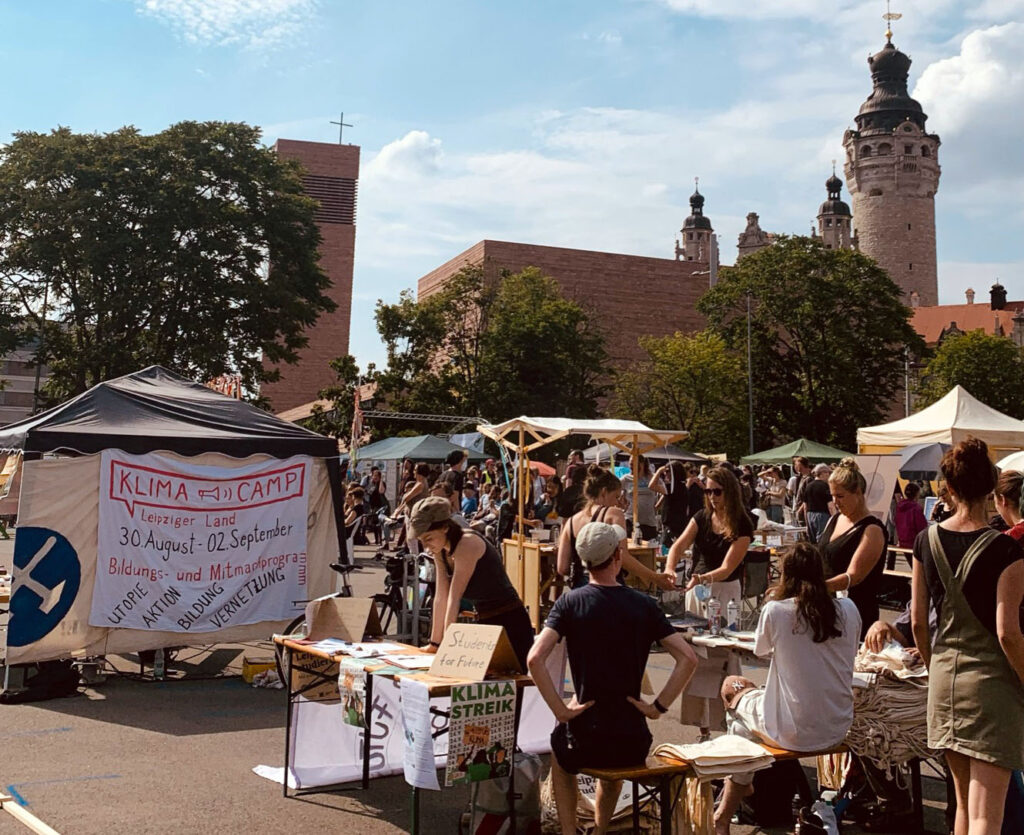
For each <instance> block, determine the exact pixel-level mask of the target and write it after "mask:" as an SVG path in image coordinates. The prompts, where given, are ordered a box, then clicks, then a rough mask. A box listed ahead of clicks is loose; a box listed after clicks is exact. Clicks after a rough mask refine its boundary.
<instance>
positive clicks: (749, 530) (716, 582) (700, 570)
mask: <svg viewBox="0 0 1024 835" xmlns="http://www.w3.org/2000/svg"><path fill="white" fill-rule="evenodd" d="M753 537H754V524H753V522H752V521H751V518H750V514H749V513H747V510H746V508H744V507H743V494H742V492H741V491H740V483H739V482H738V481H737V480H736V476H734V475H733V473H732V470H729V469H728V468H726V467H713V468H712V469H710V470H708V474H707V480H706V481H705V483H704V508H703V509H702V510H699V511H697V513H696V514H694V516H693V518H692V519H690V522H689V524H688V525H687V526H686V530H684V531H683V535H682V536H680V537H679V538H678V539H677V540H676V541H675V542H674V543H673V544H672V548H671V550H670V551H669V552H668V563H667V565H666V567H665V570H666V572H667V573H668V574H669V576H672V575H673V574H675V570H676V566H677V565H678V564H679V561H680V560H681V559H682V558H683V553H684V552H685V551H686V549H687V548H690V547H691V546H692V547H693V574H692V576H691V577H690V582H689V585H687V587H686V590H687V592H690V591H692V590H693V589H694V588H696V587H697V586H698V585H702V584H703V585H709V584H710V586H711V596H712V597H716V598H718V600H719V601H720V602H721V604H722V611H723V612H724V611H726V606H727V604H728V601H730V600H734V601H736V603H737V604H739V602H740V575H741V574H742V572H743V558H744V557H745V556H746V555H747V549H748V548H749V547H750V541H751V540H752V539H753ZM695 597H696V595H694V596H693V597H691V596H690V595H689V594H688V595H687V601H686V603H687V605H686V608H687V610H689V611H696V610H697V609H698V606H697V601H696V600H695V599H694V598H695Z"/></svg>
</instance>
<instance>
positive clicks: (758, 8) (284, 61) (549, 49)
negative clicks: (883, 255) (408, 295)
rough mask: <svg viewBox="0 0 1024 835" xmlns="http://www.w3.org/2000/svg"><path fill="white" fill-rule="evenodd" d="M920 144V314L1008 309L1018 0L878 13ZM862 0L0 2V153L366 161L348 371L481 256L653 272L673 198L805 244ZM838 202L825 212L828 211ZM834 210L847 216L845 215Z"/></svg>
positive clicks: (1016, 149) (1021, 42) (871, 16)
mask: <svg viewBox="0 0 1024 835" xmlns="http://www.w3.org/2000/svg"><path fill="white" fill-rule="evenodd" d="M893 11H894V12H900V13H902V14H903V17H902V19H900V20H898V21H896V22H895V23H894V24H893V30H894V33H895V34H894V38H893V42H894V43H895V44H896V45H897V46H898V47H899V48H900V49H902V50H903V51H904V52H906V53H907V54H908V55H909V56H910V57H911V58H912V59H913V62H914V63H913V66H912V68H911V76H910V87H911V92H912V94H913V95H914V96H915V97H916V98H917V99H918V100H919V101H920V102H921V103H922V105H923V106H924V109H925V112H926V113H927V114H928V117H929V118H928V130H929V131H931V132H935V133H938V134H939V136H940V138H941V140H942V146H941V148H940V150H939V160H940V164H941V165H942V178H941V181H940V186H939V191H938V194H937V197H936V226H937V241H938V259H939V295H940V302H942V303H946V304H950V303H961V302H962V301H963V300H964V290H965V289H966V288H967V287H973V288H974V289H975V290H976V291H977V292H978V299H979V302H980V301H982V300H985V299H987V297H988V288H989V286H990V285H991V284H992V283H993V282H994V281H995V280H996V279H997V278H998V279H999V280H1000V281H1001V282H1002V283H1003V284H1004V285H1005V286H1006V288H1007V290H1008V292H1009V295H1010V297H1011V298H1020V297H1022V296H1024V251H1022V248H1021V246H1020V240H1021V229H1022V228H1024V200H1022V194H1024V152H1022V150H1021V140H1022V138H1024V107H1022V103H1024V0H970V2H964V1H963V0H896V5H894V6H893ZM884 12H885V4H884V2H881V1H880V0H514V2H513V0H387V2H385V1H384V0H36V2H25V0H0V16H2V17H0V55H2V56H3V58H4V60H5V62H6V63H7V65H8V67H9V71H8V74H7V78H8V83H7V85H5V90H4V95H3V99H2V104H0V142H4V141H7V140H8V139H9V137H10V136H11V135H12V134H13V133H15V132H17V131H48V130H50V129H52V128H55V127H57V126H58V125H64V126H70V127H71V128H72V129H74V130H76V131H81V132H91V131H98V132H105V131H111V130H115V129H117V128H118V127H121V126H122V125H125V124H132V125H135V126H136V127H138V128H139V129H140V130H142V131H144V132H147V133H149V132H156V131H160V130H162V129H164V128H165V127H167V126H168V125H170V124H173V123H175V122H178V121H182V120H186V119H194V120H200V121H202V120H232V121H244V122H248V123H250V124H255V125H259V126H260V127H261V128H262V129H263V136H264V140H265V141H266V142H267V143H268V144H272V143H273V142H274V141H275V140H276V139H277V138H279V137H284V138H289V139H305V140H311V141H321V142H336V141H337V140H338V128H337V126H334V125H331V124H330V122H331V121H332V120H338V118H339V114H340V113H341V112H342V111H343V112H344V114H345V119H344V121H346V122H350V123H351V124H352V127H351V128H346V129H345V136H344V141H345V142H352V143H354V144H357V145H359V146H361V149H362V151H361V160H362V162H361V170H360V183H359V204H358V217H357V231H356V257H355V280H354V290H353V313H352V336H351V345H350V350H351V352H352V353H353V354H354V355H355V356H356V358H357V360H358V361H359V362H360V363H361V364H363V365H364V366H365V364H366V363H368V362H376V363H378V364H381V363H382V362H383V359H384V351H383V348H382V346H381V345H380V342H379V339H378V338H377V336H376V331H375V328H374V323H373V312H374V308H375V305H376V303H377V301H378V299H383V300H385V301H387V302H391V301H395V300H397V298H398V294H399V292H400V291H401V290H402V289H404V288H415V286H416V282H417V279H418V278H419V277H420V276H422V275H424V274H425V273H427V272H429V271H430V270H431V269H433V268H434V267H436V266H438V265H440V264H441V263H443V262H444V261H447V260H449V259H450V258H453V257H455V256H456V255H458V254H459V253H460V252H462V251H463V250H464V249H466V248H468V247H469V246H471V245H472V244H474V243H475V242H477V241H479V240H481V239H484V238H490V239H497V240H513V241H523V242H529V243H536V244H546V245H551V246H566V247H573V248H580V249H597V250H604V251H609V252H623V253H629V254H635V255H646V256H655V257H666V258H669V257H673V245H674V239H675V237H676V236H677V235H678V230H679V228H680V226H681V225H682V222H683V219H684V218H685V217H686V215H687V214H689V205H688V198H689V195H690V194H691V193H692V192H693V186H694V178H695V177H699V178H700V190H701V192H702V193H703V194H704V195H705V196H706V198H707V202H706V204H705V214H706V215H708V217H710V218H711V220H712V223H713V225H714V228H715V231H716V232H717V233H719V234H720V236H721V238H720V247H721V253H722V255H721V260H722V263H726V264H728V263H732V262H733V260H734V259H735V254H736V236H737V235H738V234H739V232H740V231H741V230H742V229H743V227H744V226H745V217H746V214H747V213H748V212H751V211H754V212H758V213H759V214H760V216H761V226H762V227H763V228H764V229H766V230H768V231H773V232H784V233H790V234H807V233H808V232H809V230H810V228H811V224H812V223H813V222H814V217H815V215H816V213H817V207H818V205H819V204H820V203H821V201H822V200H823V199H824V198H825V187H824V182H825V180H826V179H827V177H828V176H829V174H830V173H831V170H832V169H831V164H832V160H834V159H835V160H839V161H841V160H842V158H843V149H842V136H843V132H844V130H846V129H847V128H848V127H852V126H853V117H854V115H855V114H856V112H857V109H858V107H859V106H860V104H861V102H863V100H864V99H865V98H866V96H867V95H868V93H869V92H870V89H871V82H870V74H869V71H868V67H867V63H866V60H867V57H868V55H870V54H871V53H873V52H876V51H877V50H878V49H879V48H881V46H882V45H883V44H884V42H885V38H884V32H885V23H884V21H883V20H882V14H883V13H884ZM846 194H847V192H846V191H845V190H844V195H846ZM847 199H849V198H848V196H847Z"/></svg>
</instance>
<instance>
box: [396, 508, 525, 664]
mask: <svg viewBox="0 0 1024 835" xmlns="http://www.w3.org/2000/svg"><path fill="white" fill-rule="evenodd" d="M409 531H410V535H411V536H414V537H416V538H417V539H419V541H420V544H421V545H422V546H423V547H424V549H426V551H427V553H428V554H429V555H430V556H431V557H433V559H434V565H435V568H436V570H435V572H434V574H435V578H436V580H435V582H436V587H435V591H434V609H433V619H432V621H431V627H430V642H429V644H428V646H427V647H426V649H427V651H428V652H437V650H438V647H440V646H441V641H442V640H443V639H444V635H445V631H446V630H447V629H448V627H449V626H451V625H452V624H453V623H455V622H456V620H458V617H459V613H460V612H461V611H462V601H463V600H466V601H468V602H469V603H470V604H471V605H472V606H473V607H474V608H475V609H476V614H477V623H484V624H492V625H496V626H501V627H504V629H505V634H506V635H508V639H509V643H511V644H512V650H513V651H514V652H515V654H516V658H517V659H518V660H519V663H520V665H521V666H522V669H524V670H525V669H526V655H527V653H528V652H529V651H530V647H531V646H532V645H533V626H531V624H530V616H529V615H528V614H527V612H526V607H525V606H523V601H522V600H521V599H520V598H519V595H518V594H517V593H516V590H515V588H514V587H513V586H512V583H511V581H510V580H509V578H508V575H507V574H506V573H505V566H504V565H503V563H502V560H501V554H500V553H499V552H498V549H497V548H496V547H495V546H494V544H493V543H491V542H488V541H487V540H486V539H484V537H482V536H481V535H480V534H478V533H477V532H476V531H473V530H468V529H465V528H462V527H460V526H459V525H458V524H457V523H456V522H454V521H453V520H452V518H451V504H450V503H449V502H448V501H447V499H445V498H443V497H441V496H429V497H428V498H426V499H422V500H421V501H419V502H417V503H416V506H415V507H414V508H413V509H412V514H411V515H410V516H409Z"/></svg>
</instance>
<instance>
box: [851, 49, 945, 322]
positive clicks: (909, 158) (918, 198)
mask: <svg viewBox="0 0 1024 835" xmlns="http://www.w3.org/2000/svg"><path fill="white" fill-rule="evenodd" d="M910 63H911V62H910V58H909V57H907V56H906V55H904V54H903V53H902V52H900V51H899V50H898V49H897V48H896V47H895V46H893V43H892V32H891V31H888V32H886V44H885V46H884V47H883V48H882V50H881V51H880V52H878V53H876V54H875V55H872V56H871V57H870V58H868V65H869V66H870V67H871V80H872V82H873V89H872V91H871V95H869V96H868V98H867V100H866V101H865V102H864V104H862V105H861V107H860V112H859V113H858V114H857V117H856V122H857V128H856V130H848V131H846V134H845V135H844V137H843V147H844V148H845V149H846V165H845V166H844V173H845V174H846V183H847V187H848V188H849V189H850V194H851V196H852V202H853V226H854V232H853V234H854V236H855V237H856V238H857V239H858V241H859V244H860V250H861V251H862V252H864V253H865V254H866V255H870V256H871V257H872V258H874V259H875V260H876V261H877V262H878V263H879V264H880V265H881V266H882V268H883V269H885V270H886V271H887V272H888V273H889V275H890V276H891V277H892V279H893V281H895V282H896V283H897V284H898V285H899V286H900V288H901V289H902V290H903V293H904V302H905V303H906V304H907V305H911V304H913V305H914V306H917V305H934V304H938V300H939V299H938V295H939V293H938V277H937V269H936V255H935V192H936V191H937V190H938V187H939V174H940V169H939V158H938V151H939V144H940V143H939V137H938V136H936V135H935V134H930V133H927V132H926V130H925V121H926V119H927V118H928V117H927V116H926V115H925V113H924V111H923V110H922V109H921V105H920V104H919V103H918V102H917V101H915V100H914V99H912V98H911V97H910V94H909V92H908V91H907V78H908V76H909V73H910Z"/></svg>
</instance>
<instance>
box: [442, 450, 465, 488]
mask: <svg viewBox="0 0 1024 835" xmlns="http://www.w3.org/2000/svg"><path fill="white" fill-rule="evenodd" d="M468 457H469V453H468V452H466V451H465V450H458V449H453V450H452V451H451V452H449V453H448V457H447V458H446V459H445V462H444V463H445V464H447V465H448V469H447V470H445V471H444V472H443V473H441V478H440V479H438V480H439V481H443V482H444V483H445V484H449V485H451V488H452V492H453V493H455V495H456V496H458V497H460V498H461V497H462V488H463V487H464V486H465V484H466V476H465V474H464V473H463V472H462V471H463V470H464V469H465V467H466V459H467V458H468Z"/></svg>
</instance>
